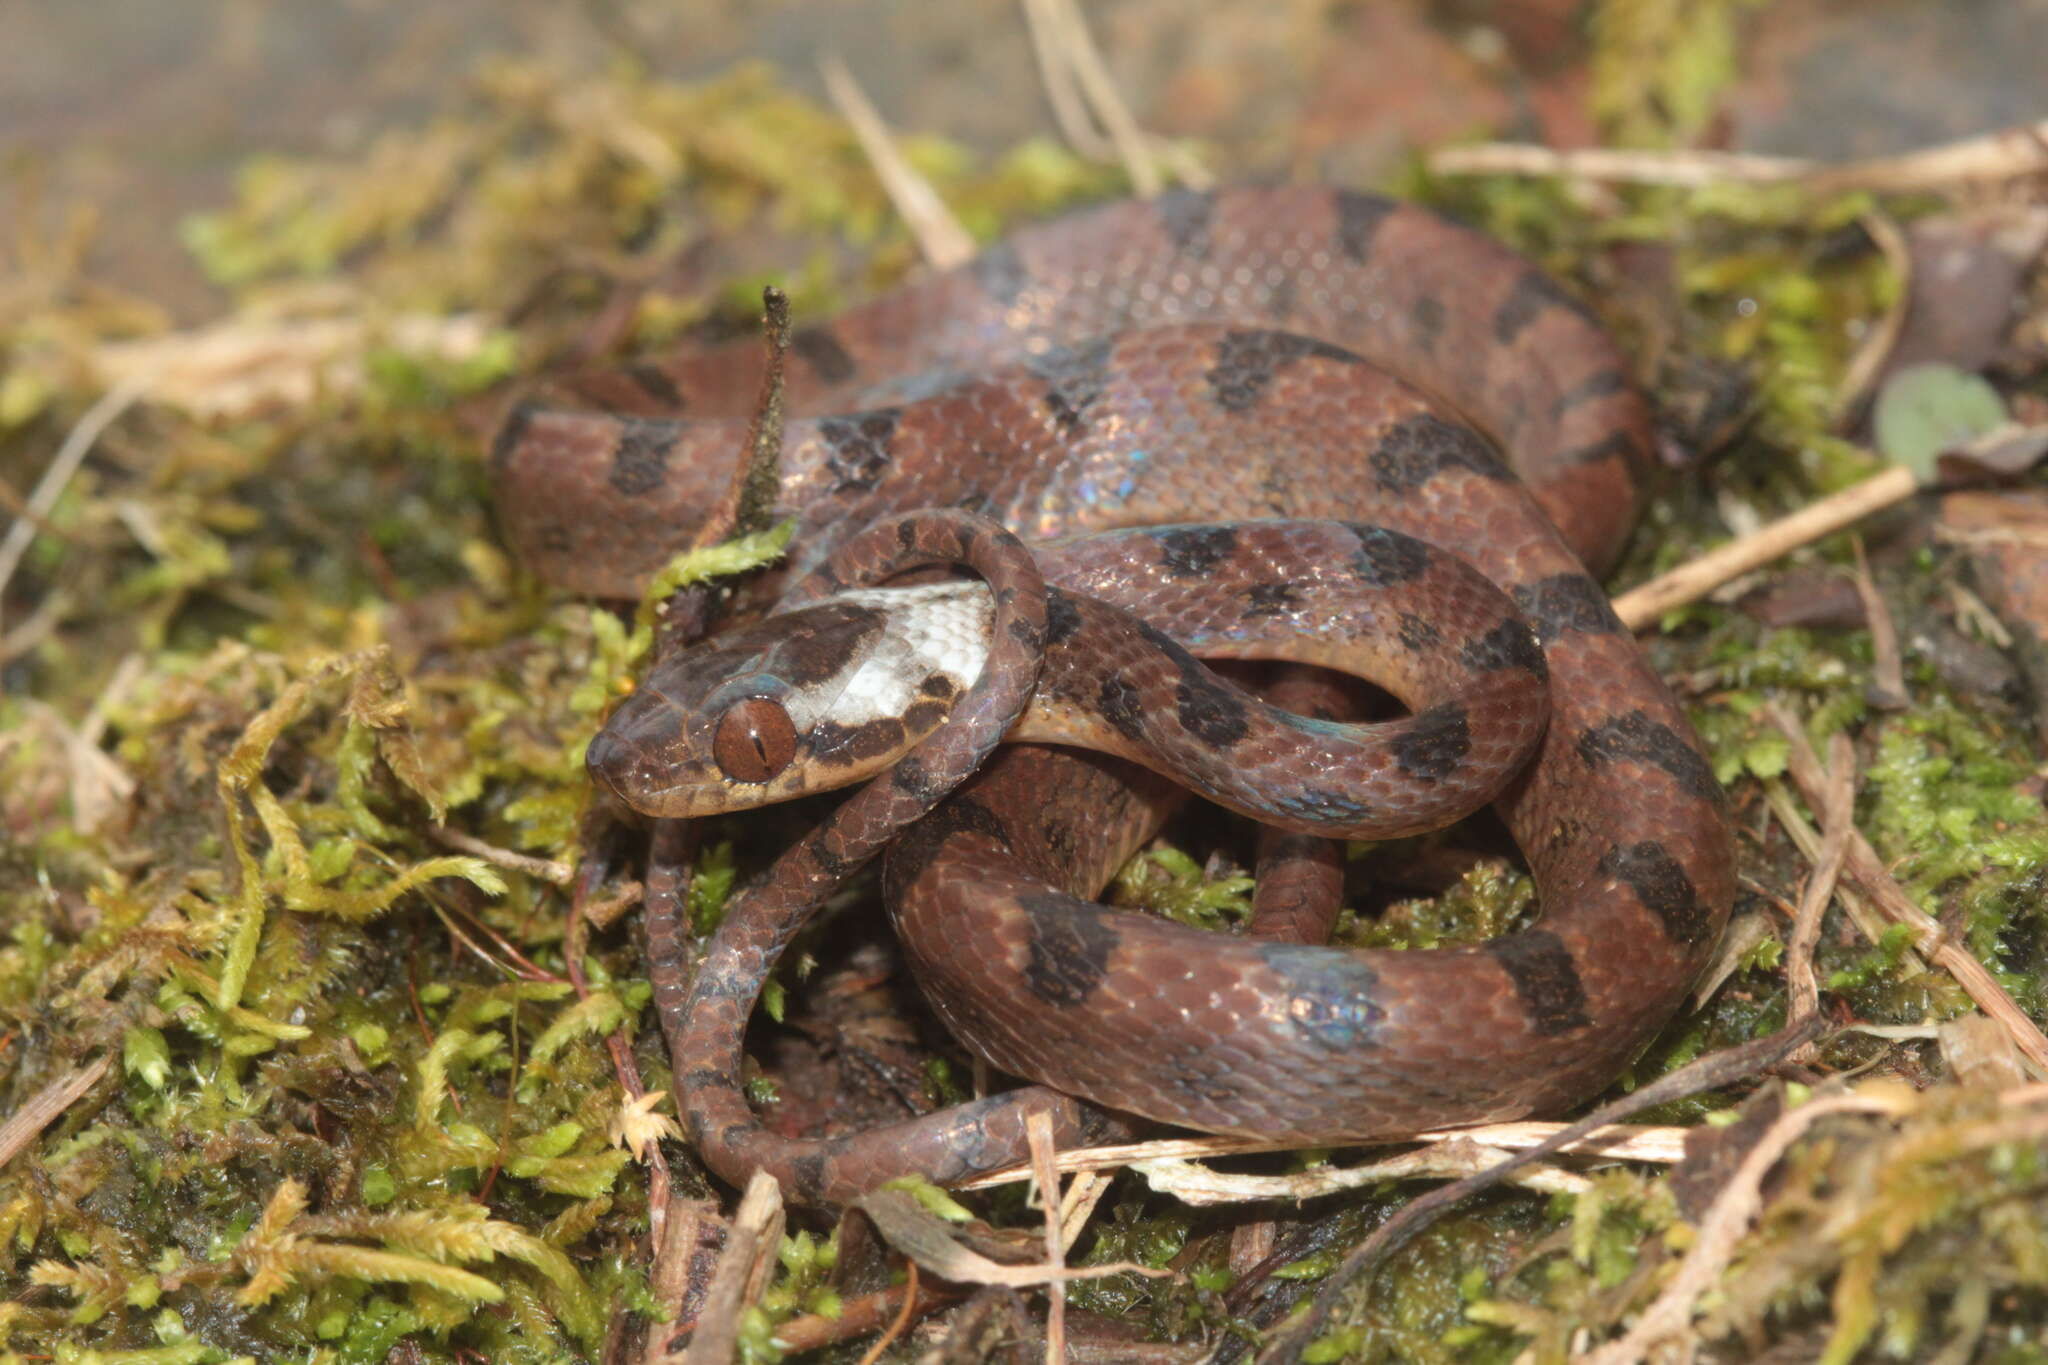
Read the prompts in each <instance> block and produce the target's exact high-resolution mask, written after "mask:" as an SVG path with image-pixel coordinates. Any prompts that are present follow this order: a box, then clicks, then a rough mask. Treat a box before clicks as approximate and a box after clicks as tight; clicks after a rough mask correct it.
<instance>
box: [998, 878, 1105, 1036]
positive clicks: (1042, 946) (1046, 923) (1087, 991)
mask: <svg viewBox="0 0 2048 1365" xmlns="http://www.w3.org/2000/svg"><path fill="white" fill-rule="evenodd" d="M1017 905H1018V907H1019V908H1020V909H1021V910H1022V911H1023V912H1024V916H1025V924H1026V926H1027V935H1028V936H1027V938H1026V942H1025V952H1026V958H1025V963H1024V984H1025V986H1026V987H1028V988H1029V989H1030V991H1031V994H1032V995H1033V996H1035V997H1037V998H1038V999H1040V1000H1042V1001H1044V1002H1045V1003H1046V1004H1048V1005H1051V1006H1052V1007H1053V1008H1055V1009H1072V1008H1074V1007H1075V1006H1077V1005H1084V1004H1086V1003H1088V999H1089V997H1091V996H1093V995H1094V994H1095V992H1096V991H1097V990H1098V989H1100V988H1101V986H1102V982H1103V979H1104V978H1105V977H1107V976H1108V975H1109V959H1110V955H1111V954H1112V953H1114V952H1115V951H1116V948H1117V944H1118V943H1119V942H1120V936H1119V935H1118V933H1117V931H1116V926H1115V925H1114V924H1113V923H1111V922H1110V919H1109V917H1108V916H1107V915H1106V914H1104V913H1103V912H1102V911H1100V910H1098V909H1096V908H1095V907H1094V906H1092V905H1083V904H1081V903H1080V902H1078V901H1075V900H1072V899H1070V898H1068V897H1066V896H1062V895H1058V894H1057V893H1050V892H1047V893H1037V894H1028V895H1020V896H1018V897H1017Z"/></svg>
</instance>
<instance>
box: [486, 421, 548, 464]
mask: <svg viewBox="0 0 2048 1365" xmlns="http://www.w3.org/2000/svg"><path fill="white" fill-rule="evenodd" d="M539 411H540V405H539V404H537V403H520V404H518V405H516V406H515V407H514V408H513V409H512V411H510V412H508V413H506V414H505V422H504V425H502V426H500V427H499V428H498V434H497V435H496V436H494V437H492V438H491V472H492V474H493V475H497V476H502V475H503V474H504V472H505V467H506V466H507V465H509V464H511V463H512V452H513V451H515V450H517V449H519V443H520V442H521V441H523V440H525V439H526V429H527V428H528V427H530V426H532V425H533V417H534V414H535V413H537V412H539Z"/></svg>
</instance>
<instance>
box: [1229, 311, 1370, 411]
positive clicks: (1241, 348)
mask: <svg viewBox="0 0 2048 1365" xmlns="http://www.w3.org/2000/svg"><path fill="white" fill-rule="evenodd" d="M1305 356H1315V357H1318V358H1320V359H1323V360H1335V361H1340V362H1342V363H1344V364H1347V365H1355V364H1358V363H1359V360H1358V357H1357V356H1356V355H1355V354H1353V353H1352V352H1350V351H1347V350H1345V349H1344V348H1343V347H1341V346H1332V345H1331V344H1330V343H1329V342H1327V341H1318V340H1316V339H1315V338H1314V337H1305V336H1298V335H1296V334H1295V333H1293V332H1275V331H1267V330H1264V329H1249V328H1247V329H1240V330H1236V331H1230V332H1225V333H1224V334H1223V335H1222V336H1221V337H1219V338H1218V339H1217V342H1216V361H1215V363H1214V364H1213V365H1211V366H1210V367H1209V372H1208V374H1206V375H1205V376H1204V378H1205V379H1206V380H1207V381H1208V384H1209V397H1210V399H1211V400H1212V401H1213V402H1214V403H1215V404H1216V406H1217V407H1219V408H1222V409H1223V410H1224V411H1225V412H1243V411H1245V410H1246V409H1247V408H1251V407H1253V406H1255V405H1256V404H1257V403H1258V401H1259V399H1260V398H1261V397H1263V396H1264V394H1265V392H1266V387H1267V386H1268V385H1269V384H1271V383H1272V382H1273V376H1274V375H1276V374H1278V373H1279V372H1280V371H1281V370H1282V369H1284V368H1286V367H1287V366H1288V365H1291V364H1293V363H1294V362H1295V361H1297V360H1300V359H1302V358H1303V357H1305Z"/></svg>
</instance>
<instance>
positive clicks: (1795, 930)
mask: <svg viewBox="0 0 2048 1365" xmlns="http://www.w3.org/2000/svg"><path fill="white" fill-rule="evenodd" d="M1821 806H1822V810H1821V830H1822V835H1821V846H1820V857H1819V859H1817V860H1816V861H1815V863H1814V868H1813V876H1812V877H1811V878H1810V879H1809V880H1808V881H1807V883H1806V894H1805V895H1804V896H1802V897H1800V900H1799V913H1798V915H1797V916H1795V917H1794V919H1793V921H1792V933H1791V936H1790V938H1789V939H1788V940H1787V942H1786V945H1785V980H1786V982H1787V984H1788V985H1789V986H1790V988H1791V993H1792V1006H1791V1017H1792V1018H1793V1019H1805V1018H1809V1017H1811V1016H1813V1015H1816V1014H1819V1013H1820V982H1819V981H1818V980H1816V979H1815V977H1814V974H1813V950H1814V946H1815V945H1816V944H1818V943H1819V942H1820V920H1821V915H1822V914H1823V913H1824V912H1825V911H1826V910H1827V908H1828V902H1829V901H1831V900H1833V899H1834V898H1835V883H1836V882H1837V881H1838V880H1839V879H1840V878H1841V875H1842V862H1843V859H1845V858H1846V857H1847V856H1848V853H1849V836H1850V835H1852V834H1854V833H1855V832H1856V751H1855V750H1854V749H1853V748H1852V747H1851V746H1850V744H1849V737H1848V736H1847V735H1842V734H1837V735H1835V736H1834V737H1833V738H1832V739H1831V740H1830V741H1829V743H1828V784H1827V792H1826V795H1825V797H1824V799H1823V800H1822V802H1821ZM1795 1055H1796V1054H1795Z"/></svg>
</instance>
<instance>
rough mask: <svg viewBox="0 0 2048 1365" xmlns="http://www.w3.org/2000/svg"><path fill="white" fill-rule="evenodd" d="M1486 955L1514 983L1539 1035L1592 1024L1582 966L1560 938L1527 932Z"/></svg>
mask: <svg viewBox="0 0 2048 1365" xmlns="http://www.w3.org/2000/svg"><path fill="white" fill-rule="evenodd" d="M1486 951H1487V952H1488V953H1490V954H1492V956H1493V959H1494V960H1495V961H1496V962H1498V963H1500V965H1501V969H1502V970H1503V971H1505V972H1506V973H1507V974H1508V980H1509V981H1511V982H1513V983H1514V987H1515V995H1516V997H1517V998H1518V999H1520V1000H1521V1002H1522V1008H1523V1009H1524V1010H1526V1011H1527V1012H1528V1014H1529V1022H1530V1023H1531V1024H1533V1025H1534V1026H1535V1029H1536V1032H1538V1033H1540V1034H1542V1035H1544V1036H1545V1037H1555V1036H1557V1035H1558V1034H1561V1033H1570V1032H1571V1031H1572V1030H1574V1029H1581V1028H1584V1027H1585V1026H1586V1025H1587V1024H1588V1023H1590V1022H1592V1021H1591V1020H1590V1019H1588V1018H1587V1017H1586V984H1585V982H1584V981H1583V980H1581V979H1580V977H1579V968H1578V964H1577V963H1575V962H1573V961H1572V954H1571V949H1569V948H1567V947H1565V946H1564V940H1562V939H1560V938H1559V937H1558V936H1557V935H1556V934H1553V933H1551V932H1550V931H1549V930H1548V929H1526V930H1524V931H1523V932H1521V933H1519V934H1510V935H1508V936H1507V937H1506V938H1497V939H1494V940H1493V941H1492V942H1490V943H1488V944H1487V945H1486Z"/></svg>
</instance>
